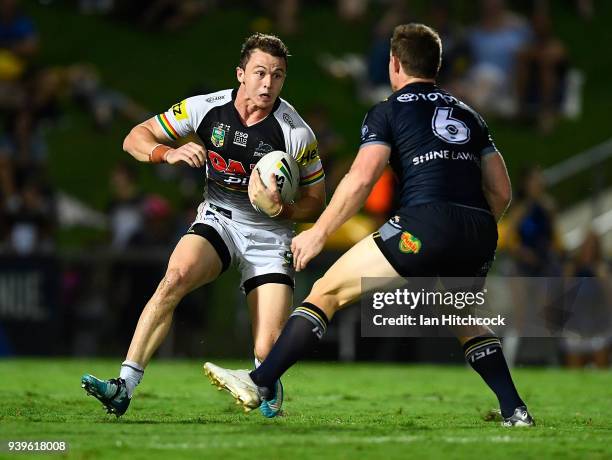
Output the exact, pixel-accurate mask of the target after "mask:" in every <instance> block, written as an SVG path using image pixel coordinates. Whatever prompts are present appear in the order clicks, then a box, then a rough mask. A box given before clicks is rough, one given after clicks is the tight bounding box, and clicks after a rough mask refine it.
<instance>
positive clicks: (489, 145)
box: [480, 118, 497, 157]
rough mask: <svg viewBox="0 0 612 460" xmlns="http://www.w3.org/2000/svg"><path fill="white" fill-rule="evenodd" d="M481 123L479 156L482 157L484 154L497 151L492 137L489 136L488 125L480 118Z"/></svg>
mask: <svg viewBox="0 0 612 460" xmlns="http://www.w3.org/2000/svg"><path fill="white" fill-rule="evenodd" d="M481 123H482V126H483V130H482V148H481V149H480V156H481V157H484V156H485V155H489V154H490V153H495V152H497V147H496V146H495V143H494V142H493V138H492V137H491V133H490V132H489V127H488V126H487V124H486V123H485V121H484V120H483V119H482V118H481Z"/></svg>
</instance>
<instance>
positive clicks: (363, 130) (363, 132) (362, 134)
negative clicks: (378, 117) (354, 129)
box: [361, 125, 370, 137]
mask: <svg viewBox="0 0 612 460" xmlns="http://www.w3.org/2000/svg"><path fill="white" fill-rule="evenodd" d="M369 130H370V128H368V125H363V126H362V127H361V137H365V136H366V134H368V131H369Z"/></svg>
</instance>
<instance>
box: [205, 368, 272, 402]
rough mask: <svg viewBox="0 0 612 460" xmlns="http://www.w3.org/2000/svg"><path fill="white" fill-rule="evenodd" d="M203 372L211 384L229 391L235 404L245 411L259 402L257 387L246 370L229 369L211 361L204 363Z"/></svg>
mask: <svg viewBox="0 0 612 460" xmlns="http://www.w3.org/2000/svg"><path fill="white" fill-rule="evenodd" d="M204 373H205V374H206V375H207V376H208V378H209V379H210V381H211V383H212V384H213V385H216V386H217V387H218V388H219V389H222V390H227V391H229V392H230V393H231V394H232V396H233V397H234V399H235V400H236V404H238V405H241V406H242V408H243V409H244V411H245V412H250V411H252V410H253V409H255V408H257V407H259V405H260V404H261V400H262V398H261V396H260V394H259V389H258V387H257V385H255V383H254V382H253V381H252V380H251V377H250V376H249V371H248V370H245V369H240V370H230V369H224V368H222V367H219V366H217V365H215V364H213V363H206V364H204Z"/></svg>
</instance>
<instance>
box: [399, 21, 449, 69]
mask: <svg viewBox="0 0 612 460" xmlns="http://www.w3.org/2000/svg"><path fill="white" fill-rule="evenodd" d="M391 54H393V56H395V57H396V58H398V59H399V61H400V63H401V64H402V69H403V70H404V72H405V73H406V74H408V75H411V76H413V77H420V78H436V76H437V75H438V71H439V70H440V64H441V63H442V41H441V40H440V36H439V35H438V33H437V32H436V31H435V30H434V29H432V28H431V27H427V26H426V25H425V24H416V23H410V24H402V25H399V26H397V27H396V28H395V30H394V31H393V38H392V39H391Z"/></svg>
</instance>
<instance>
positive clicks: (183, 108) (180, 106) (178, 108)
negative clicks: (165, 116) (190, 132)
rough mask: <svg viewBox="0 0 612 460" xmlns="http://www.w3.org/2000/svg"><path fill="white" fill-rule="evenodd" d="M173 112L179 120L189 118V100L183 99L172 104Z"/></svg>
mask: <svg viewBox="0 0 612 460" xmlns="http://www.w3.org/2000/svg"><path fill="white" fill-rule="evenodd" d="M172 114H173V115H174V118H176V119H177V120H186V119H187V118H189V114H188V113H187V101H181V102H179V103H177V104H174V105H173V106H172Z"/></svg>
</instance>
